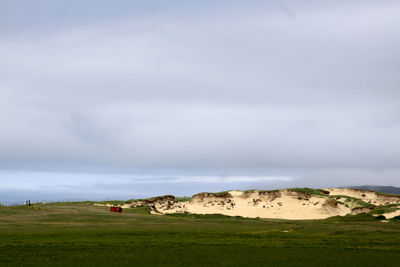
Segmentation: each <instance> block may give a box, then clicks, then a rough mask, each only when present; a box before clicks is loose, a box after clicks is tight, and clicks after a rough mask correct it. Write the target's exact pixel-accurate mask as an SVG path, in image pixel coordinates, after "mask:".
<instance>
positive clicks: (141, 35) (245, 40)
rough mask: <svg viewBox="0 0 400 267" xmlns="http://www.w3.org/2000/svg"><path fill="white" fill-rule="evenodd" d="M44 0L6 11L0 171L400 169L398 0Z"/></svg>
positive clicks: (360, 173) (307, 176)
mask: <svg viewBox="0 0 400 267" xmlns="http://www.w3.org/2000/svg"><path fill="white" fill-rule="evenodd" d="M6 2H7V1H6ZM40 3H41V4H39V6H41V5H42V6H43V7H47V9H46V8H45V9H43V10H44V11H43V12H45V14H49V13H50V12H52V11H54V9H53V8H55V10H56V11H57V12H58V13H60V17H57V18H56V17H55V16H43V18H42V19H41V20H39V21H38V22H37V24H35V23H34V24H33V25H30V24H29V20H33V19H34V18H37V16H38V14H36V13H35V10H36V9H33V10H30V9H24V11H23V12H22V13H23V14H27V16H26V19H25V20H22V22H21V21H20V22H17V21H15V20H14V19H13V18H11V17H9V16H8V17H7V16H6V17H3V19H2V20H1V24H2V28H1V32H0V38H1V39H0V40H1V42H0V57H1V59H2V60H1V62H0V96H1V97H0V123H1V125H3V126H4V127H3V128H2V130H1V131H0V167H1V168H3V169H17V170H59V171H61V170H64V171H83V172H111V173H119V172H120V173H138V172H141V173H143V172H144V173H164V174H165V175H170V174H172V175H178V176H179V175H184V174H191V175H204V176H207V175H209V176H216V177H218V176H220V175H221V174H227V175H230V176H268V175H280V176H287V175H292V176H293V177H297V176H301V177H303V179H301V180H298V181H297V180H296V183H297V182H298V183H304V184H307V183H311V181H312V183H314V184H316V185H318V184H321V185H322V184H328V183H337V184H344V183H346V182H349V183H350V182H351V183H365V181H371V182H370V183H373V181H374V179H375V178H373V177H376V179H377V181H380V180H379V178H378V176H379V175H377V171H382V172H384V173H385V175H384V177H383V178H382V179H383V181H386V182H388V183H389V182H390V183H395V182H396V179H397V178H398V175H397V171H396V170H398V169H399V167H400V162H399V159H400V139H399V138H398V136H399V134H400V106H399V104H398V99H399V98H400V90H398V87H399V85H400V76H399V75H398V72H399V66H400V54H399V53H398V47H400V28H399V27H398V23H397V20H398V17H399V15H400V5H399V4H398V3H397V2H396V1H380V2H379V3H378V2H376V1H363V2H361V1H346V2H337V1H324V2H321V1H307V2H304V1H284V2H281V1H276V2H271V3H269V4H265V3H263V2H261V1H260V2H255V3H253V4H249V3H247V2H241V1H239V2H238V3H236V4H234V5H232V6H229V5H228V4H224V5H222V4H220V5H218V6H216V7H214V6H213V5H212V4H211V3H210V2H204V3H203V4H201V5H198V6H197V5H196V6H193V5H192V4H176V5H173V4H172V6H166V5H162V6H158V5H157V4H154V6H158V7H154V8H153V7H152V6H151V4H149V5H148V4H141V3H139V2H135V3H134V4H128V3H127V2H124V3H122V4H121V5H126V6H125V7H126V8H125V9H122V8H120V7H118V8H117V9H118V11H117V12H116V13H115V14H114V15H110V14H109V13H108V12H105V10H106V9H107V7H108V6H109V3H105V2H100V3H99V4H98V5H96V7H93V8H94V10H93V12H89V11H88V12H83V13H81V12H77V13H75V12H72V11H71V10H72V9H71V10H69V9H68V10H69V11H66V12H64V13H62V12H61V11H60V6H58V5H55V4H54V3H50V2H46V1H44V2H40ZM11 5H13V7H11ZM16 5H18V4H10V3H8V5H7V4H4V3H2V6H3V7H4V8H0V10H6V9H9V10H14V11H13V12H17V11H18V10H20V8H21V7H19V6H16ZM21 5H23V4H21ZM75 5H78V2H72V4H71V6H75ZM84 5H85V8H90V7H91V6H86V5H87V4H84ZM282 7H283V9H284V10H282ZM68 8H71V7H68ZM100 9H101V10H102V11H101V12H100ZM94 11H99V12H98V13H97V15H94V14H95V13H96V12H94ZM18 12H19V11H18ZM11 13H12V12H11ZM61 13H62V14H61ZM288 14H293V15H289V16H288ZM0 17H1V14H0ZM73 21H78V23H74V22H73ZM79 21H80V22H81V23H79ZM83 21H84V23H83ZM50 24H52V25H50ZM35 25H36V26H35ZM42 26H43V27H42ZM41 27H42V28H43V29H42V28H41ZM336 174H337V175H336ZM356 174H357V175H356ZM340 177H342V178H340ZM344 177H346V178H344ZM66 179H69V178H66ZM204 179H205V178H204ZM254 184H255V182H254ZM247 185H249V186H250V185H251V184H247Z"/></svg>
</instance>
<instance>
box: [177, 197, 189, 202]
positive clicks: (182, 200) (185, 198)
mask: <svg viewBox="0 0 400 267" xmlns="http://www.w3.org/2000/svg"><path fill="white" fill-rule="evenodd" d="M175 200H176V201H178V202H188V201H190V200H192V197H176V198H175Z"/></svg>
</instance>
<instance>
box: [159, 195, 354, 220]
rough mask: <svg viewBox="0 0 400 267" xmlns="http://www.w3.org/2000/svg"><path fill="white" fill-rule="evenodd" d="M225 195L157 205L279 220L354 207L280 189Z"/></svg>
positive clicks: (323, 215) (313, 216) (164, 210)
mask: <svg viewBox="0 0 400 267" xmlns="http://www.w3.org/2000/svg"><path fill="white" fill-rule="evenodd" d="M228 194H230V196H229V195H225V196H218V195H217V196H215V195H212V194H210V195H207V196H203V197H202V196H197V197H196V196H195V197H194V198H193V200H192V201H190V202H188V203H185V204H180V205H176V206H174V207H173V208H169V209H168V208H165V207H164V206H162V205H159V206H156V208H157V209H158V210H159V211H160V212H161V213H176V212H189V213H195V214H213V213H219V214H224V215H229V216H243V217H250V218H256V217H260V218H277V219H323V218H328V217H331V216H336V215H341V216H343V215H346V214H348V213H350V212H351V210H350V209H349V208H347V207H345V206H344V205H337V204H336V203H333V202H332V201H330V200H329V199H327V198H324V197H318V196H308V195H305V194H299V193H298V192H291V191H288V190H281V191H277V192H275V193H271V194H265V193H260V192H257V191H256V192H252V193H244V192H240V191H230V192H228Z"/></svg>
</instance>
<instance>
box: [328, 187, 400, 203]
mask: <svg viewBox="0 0 400 267" xmlns="http://www.w3.org/2000/svg"><path fill="white" fill-rule="evenodd" d="M325 190H327V191H329V192H330V193H329V195H345V196H349V197H353V198H358V199H361V200H362V201H364V202H367V203H370V204H374V205H388V204H400V196H399V197H396V196H390V195H383V194H377V193H375V192H373V191H368V190H359V189H350V188H328V189H325Z"/></svg>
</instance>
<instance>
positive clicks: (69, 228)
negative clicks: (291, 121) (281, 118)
mask: <svg viewBox="0 0 400 267" xmlns="http://www.w3.org/2000/svg"><path fill="white" fill-rule="evenodd" d="M35 265H40V266H105V265H108V266H110V265H115V266H146V265H150V266H153V265H159V266H206V265H207V266H220V265H222V266H225V265H226V266H234V265H238V266H239V265H240V266H399V265H400V222H399V221H389V222H386V223H383V222H381V221H379V220H376V219H374V217H373V216H371V215H366V214H361V215H357V216H347V217H343V218H330V219H327V220H314V221H287V220H267V219H244V218H241V217H226V216H222V215H170V216H159V215H149V214H148V209H147V208H146V207H141V208H135V209H129V210H128V209H125V210H124V211H123V213H121V214H119V213H111V212H109V210H108V208H106V207H98V206H94V205H92V204H90V203H60V204H57V205H34V206H32V207H0V266H35Z"/></svg>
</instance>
